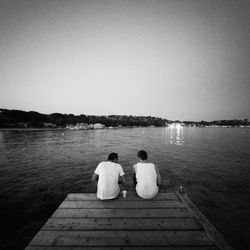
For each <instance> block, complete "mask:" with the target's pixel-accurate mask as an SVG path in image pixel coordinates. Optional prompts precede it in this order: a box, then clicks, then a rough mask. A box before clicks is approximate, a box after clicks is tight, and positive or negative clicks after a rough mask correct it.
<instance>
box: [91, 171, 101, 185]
mask: <svg viewBox="0 0 250 250" xmlns="http://www.w3.org/2000/svg"><path fill="white" fill-rule="evenodd" d="M98 178H99V175H98V174H96V173H94V174H93V175H92V179H91V181H92V182H94V184H95V185H96V186H97V183H98Z"/></svg>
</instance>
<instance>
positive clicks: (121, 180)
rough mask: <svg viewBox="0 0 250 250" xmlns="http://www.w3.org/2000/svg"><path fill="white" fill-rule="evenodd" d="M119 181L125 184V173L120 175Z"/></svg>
mask: <svg viewBox="0 0 250 250" xmlns="http://www.w3.org/2000/svg"><path fill="white" fill-rule="evenodd" d="M120 183H121V184H122V185H126V180H125V175H122V176H120Z"/></svg>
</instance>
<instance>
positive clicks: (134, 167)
mask: <svg viewBox="0 0 250 250" xmlns="http://www.w3.org/2000/svg"><path fill="white" fill-rule="evenodd" d="M133 182H134V186H136V184H137V179H136V164H135V165H134V166H133Z"/></svg>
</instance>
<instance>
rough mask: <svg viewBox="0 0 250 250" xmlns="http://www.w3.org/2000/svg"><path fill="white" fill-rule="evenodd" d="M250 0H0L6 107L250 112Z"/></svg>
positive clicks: (0, 87) (205, 114) (0, 85)
mask: <svg viewBox="0 0 250 250" xmlns="http://www.w3.org/2000/svg"><path fill="white" fill-rule="evenodd" d="M249 100H250V1H248V0H245V1H244V0H234V1H230V0H225V1H222V0H197V1H192V0H185V1H182V0H178V1H177V0H172V1H157V0H155V1H147V0H143V1H129V0H126V1H125V0H124V1H119V0H114V1H108V0H100V1H94V0H89V1H83V0H81V1H80V0H79V1H77V0H74V1H69V0H68V1H65V0H61V1H55V0H41V1H39V0H25V1H24V0H16V1H14V0H0V108H7V109H21V110H26V111H30V110H35V111H38V112H41V113H46V114H50V113H54V112H60V113H73V114H88V115H111V114H123V115H151V116H159V117H162V118H167V119H179V120H196V121H200V120H207V121H211V120H217V119H234V118H235V119H244V118H248V119H250V103H249Z"/></svg>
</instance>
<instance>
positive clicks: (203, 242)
mask: <svg viewBox="0 0 250 250" xmlns="http://www.w3.org/2000/svg"><path fill="white" fill-rule="evenodd" d="M36 245H37V246H157V245H160V246H187V245H189V246H209V245H210V246H211V245H213V243H212V242H211V240H210V239H209V238H208V237H207V236H206V234H205V233H204V232H203V231H151V232H147V231H145V232H143V231H124V232H121V231H40V232H39V233H38V234H37V235H36V236H35V238H34V239H33V240H32V241H31V243H30V246H36Z"/></svg>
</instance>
